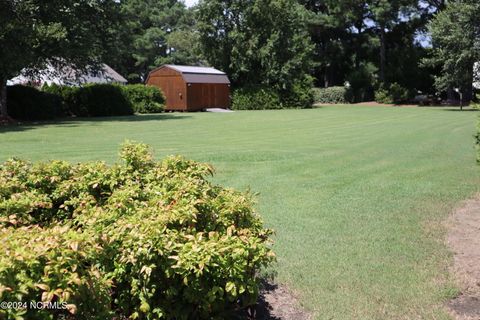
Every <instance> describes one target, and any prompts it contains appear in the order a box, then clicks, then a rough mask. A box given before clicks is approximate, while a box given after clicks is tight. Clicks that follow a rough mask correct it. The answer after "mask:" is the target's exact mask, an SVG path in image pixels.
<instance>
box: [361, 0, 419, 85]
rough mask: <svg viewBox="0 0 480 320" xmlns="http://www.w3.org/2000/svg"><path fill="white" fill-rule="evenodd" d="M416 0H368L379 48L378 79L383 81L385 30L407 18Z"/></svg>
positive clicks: (385, 62)
mask: <svg viewBox="0 0 480 320" xmlns="http://www.w3.org/2000/svg"><path fill="white" fill-rule="evenodd" d="M417 4H418V2H417V1H416V0H368V6H369V8H370V13H371V14H370V17H369V18H370V19H371V21H372V22H373V23H374V24H375V26H376V28H377V33H378V38H379V43H380V49H379V61H380V64H379V80H380V82H381V83H384V82H385V80H386V78H385V76H386V66H387V32H389V31H390V30H392V29H393V28H394V27H395V25H396V24H398V23H399V22H400V21H401V20H402V18H403V19H408V16H409V15H410V11H411V10H413V9H414V8H416V6H417Z"/></svg>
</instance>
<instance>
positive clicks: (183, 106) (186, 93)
mask: <svg viewBox="0 0 480 320" xmlns="http://www.w3.org/2000/svg"><path fill="white" fill-rule="evenodd" d="M146 83H147V84H149V85H154V86H157V87H159V88H160V89H161V90H162V91H163V93H164V94H165V97H166V100H167V101H166V110H170V111H199V110H203V109H206V108H229V107H230V80H229V79H228V77H227V75H226V74H225V73H224V72H222V71H220V70H216V69H214V68H206V67H192V66H177V65H164V66H161V67H159V68H157V69H155V70H153V71H152V72H150V74H149V75H148V77H147V81H146Z"/></svg>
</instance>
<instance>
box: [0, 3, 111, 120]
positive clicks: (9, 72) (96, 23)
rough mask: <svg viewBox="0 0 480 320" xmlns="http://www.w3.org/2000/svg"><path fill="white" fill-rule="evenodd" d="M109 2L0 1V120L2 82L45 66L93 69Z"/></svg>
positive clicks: (106, 32) (101, 50)
mask: <svg viewBox="0 0 480 320" xmlns="http://www.w3.org/2000/svg"><path fill="white" fill-rule="evenodd" d="M116 6H117V3H116V1H114V0H111V1H110V0H89V1H86V0H63V1H54V0H48V1H45V0H2V1H0V116H3V117H8V109H7V94H6V91H7V88H6V83H7V80H8V79H10V78H11V77H14V76H16V75H17V74H19V73H20V71H22V70H24V69H29V70H32V71H33V70H35V69H36V68H43V67H44V66H45V64H46V63H52V64H57V65H66V64H68V65H74V66H76V67H77V68H79V69H81V68H85V67H86V66H95V65H96V64H98V62H99V58H100V57H101V56H102V55H104V54H105V53H106V52H107V51H108V43H109V40H110V39H111V34H110V30H111V28H110V27H111V24H112V18H113V17H114V15H113V13H114V11H115V10H116Z"/></svg>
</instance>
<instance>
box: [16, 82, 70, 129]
mask: <svg viewBox="0 0 480 320" xmlns="http://www.w3.org/2000/svg"><path fill="white" fill-rule="evenodd" d="M7 103H8V113H9V115H10V116H11V117H12V118H14V119H17V120H47V119H53V118H56V117H58V116H61V115H62V102H61V99H59V98H58V97H57V96H56V95H53V94H50V93H47V92H42V91H39V90H37V89H35V88H33V87H28V86H22V85H15V86H9V87H7Z"/></svg>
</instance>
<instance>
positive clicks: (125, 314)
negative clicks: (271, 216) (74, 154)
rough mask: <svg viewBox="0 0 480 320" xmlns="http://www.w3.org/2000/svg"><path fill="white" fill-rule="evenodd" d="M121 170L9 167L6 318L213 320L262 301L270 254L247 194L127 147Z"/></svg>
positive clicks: (3, 209) (2, 283)
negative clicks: (36, 305)
mask: <svg viewBox="0 0 480 320" xmlns="http://www.w3.org/2000/svg"><path fill="white" fill-rule="evenodd" d="M121 158H122V159H123V162H122V163H121V164H117V165H113V166H107V165H106V164H105V163H102V162H92V163H84V164H78V165H71V164H69V163H66V162H62V161H53V162H49V163H38V164H31V163H28V162H24V161H20V160H10V161H7V162H6V163H4V164H3V165H1V166H0V250H1V252H8V254H2V255H1V256H0V301H16V302H18V303H21V304H23V303H30V301H43V302H46V303H48V302H51V303H57V305H60V306H61V307H60V308H57V309H56V310H52V309H48V308H47V309H43V310H34V309H31V308H27V309H23V308H19V309H17V310H13V309H9V310H6V309H3V310H2V309H0V318H2V319H57V318H60V317H65V316H66V318H68V319H70V317H69V316H68V315H69V314H70V315H71V314H75V319H126V318H129V319H211V318H216V317H226V314H228V312H230V311H231V310H233V309H234V308H237V307H242V306H248V305H251V304H253V303H254V302H255V301H256V298H257V294H258V288H259V281H258V278H257V277H258V271H259V269H260V268H262V267H263V266H266V265H267V264H269V263H270V262H271V261H272V259H273V253H272V252H271V250H270V245H269V236H270V234H271V231H270V230H267V229H264V228H263V226H262V222H261V220H260V219H259V218H258V216H257V215H256V214H255V212H254V211H253V209H252V199H251V197H250V195H248V194H244V193H240V192H237V191H234V190H231V189H225V188H222V187H219V186H216V185H213V184H211V183H210V182H209V181H208V180H207V177H208V176H210V175H211V174H212V168H211V167H210V166H208V165H204V164H199V163H196V162H192V161H188V160H185V159H183V158H180V157H171V158H168V159H166V160H164V161H162V162H156V161H154V159H153V157H152V154H151V151H150V150H149V148H148V147H147V146H145V145H142V144H133V143H126V144H125V145H124V146H123V148H122V150H121Z"/></svg>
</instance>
